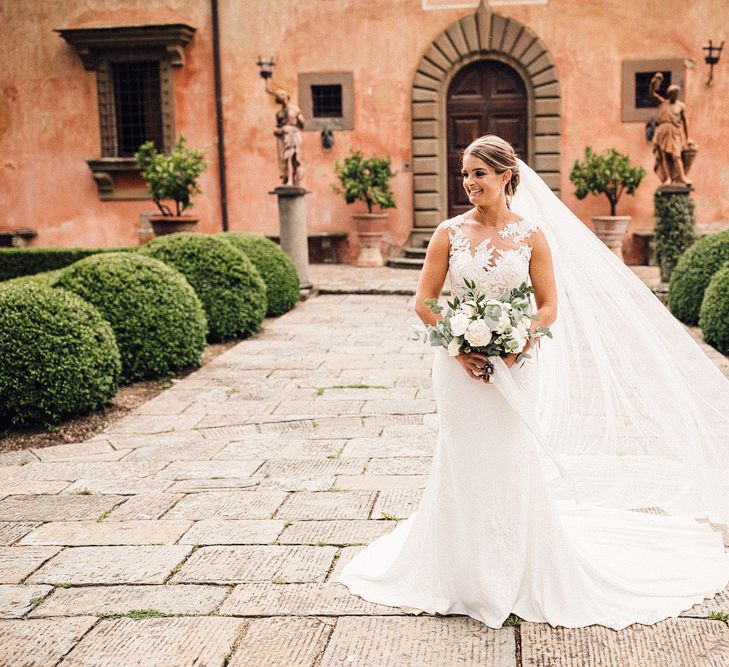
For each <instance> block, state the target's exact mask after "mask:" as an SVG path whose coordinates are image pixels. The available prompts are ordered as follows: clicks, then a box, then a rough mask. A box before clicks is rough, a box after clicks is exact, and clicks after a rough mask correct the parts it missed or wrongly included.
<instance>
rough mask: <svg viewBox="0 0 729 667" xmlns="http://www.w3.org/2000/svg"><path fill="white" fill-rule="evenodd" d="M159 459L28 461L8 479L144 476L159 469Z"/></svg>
mask: <svg viewBox="0 0 729 667" xmlns="http://www.w3.org/2000/svg"><path fill="white" fill-rule="evenodd" d="M165 465H166V464H165V463H164V462H160V461H112V462H109V461H90V462H87V461H61V462H58V463H56V462H40V463H28V464H27V465H24V466H23V467H22V468H20V469H19V470H16V471H15V472H13V473H12V474H11V475H10V476H9V478H8V479H33V480H52V479H65V480H68V481H70V482H74V481H76V480H78V479H128V478H134V477H146V476H147V475H152V474H153V473H155V472H157V471H158V470H161V469H162V468H163V467H164V466H165Z"/></svg>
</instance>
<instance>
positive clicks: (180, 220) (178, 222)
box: [149, 215, 200, 236]
mask: <svg viewBox="0 0 729 667" xmlns="http://www.w3.org/2000/svg"><path fill="white" fill-rule="evenodd" d="M199 220H200V218H196V217H195V216H192V215H150V216H149V222H150V224H151V225H152V229H153V230H154V234H155V236H163V235H165V234H175V233H177V232H194V231H196V230H195V228H196V227H197V223H198V221H199Z"/></svg>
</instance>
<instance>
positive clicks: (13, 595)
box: [0, 585, 53, 650]
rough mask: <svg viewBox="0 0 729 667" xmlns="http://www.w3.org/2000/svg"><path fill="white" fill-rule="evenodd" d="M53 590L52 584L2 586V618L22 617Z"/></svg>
mask: <svg viewBox="0 0 729 667" xmlns="http://www.w3.org/2000/svg"><path fill="white" fill-rule="evenodd" d="M51 590H53V587H52V586H13V585H7V586H0V618H22V617H23V616H25V614H27V613H28V612H29V611H30V609H31V608H32V607H33V604H34V603H35V601H36V600H39V599H40V598H42V597H43V596H44V595H46V594H47V593H48V592H49V591H51ZM0 650H1V649H0Z"/></svg>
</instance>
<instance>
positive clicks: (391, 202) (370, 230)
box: [332, 150, 397, 266]
mask: <svg viewBox="0 0 729 667" xmlns="http://www.w3.org/2000/svg"><path fill="white" fill-rule="evenodd" d="M334 171H335V173H336V174H337V176H338V177H339V182H340V184H341V187H340V186H337V185H332V189H333V190H334V192H336V193H337V194H343V195H344V198H345V200H346V202H347V204H353V203H354V202H356V201H361V202H364V203H365V204H366V206H367V213H355V214H353V216H352V217H353V218H354V221H355V225H356V228H357V237H358V240H359V255H358V256H357V266H384V265H385V259H384V257H383V255H382V243H383V239H384V233H385V229H386V227H387V213H383V212H382V211H383V210H384V209H387V208H395V207H396V204H395V199H394V198H393V194H392V190H391V189H390V180H391V179H392V177H393V176H395V174H396V173H397V172H393V171H392V168H391V160H390V158H389V157H387V158H383V157H376V156H372V157H368V158H365V157H364V156H363V154H362V151H358V150H351V151H350V154H349V156H348V157H346V158H345V159H344V162H343V163H342V164H340V162H339V161H338V160H337V161H336V162H335V163H334ZM375 205H376V206H379V207H380V212H379V213H373V212H372V208H373V206H375Z"/></svg>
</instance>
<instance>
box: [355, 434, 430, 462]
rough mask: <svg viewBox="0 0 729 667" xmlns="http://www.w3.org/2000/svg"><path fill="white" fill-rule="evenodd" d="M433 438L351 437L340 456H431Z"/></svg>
mask: <svg viewBox="0 0 729 667" xmlns="http://www.w3.org/2000/svg"><path fill="white" fill-rule="evenodd" d="M434 449H435V439H431V438H429V437H427V436H426V437H405V438H398V437H382V438H353V439H351V440H350V441H349V442H348V443H347V446H346V447H345V448H344V452H343V453H342V458H372V457H390V456H397V457H402V456H432V454H433V452H434Z"/></svg>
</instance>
